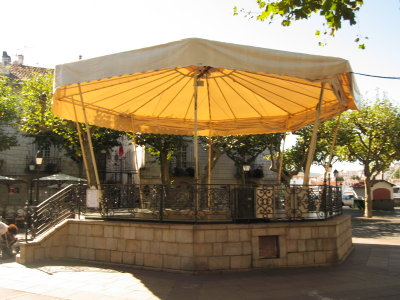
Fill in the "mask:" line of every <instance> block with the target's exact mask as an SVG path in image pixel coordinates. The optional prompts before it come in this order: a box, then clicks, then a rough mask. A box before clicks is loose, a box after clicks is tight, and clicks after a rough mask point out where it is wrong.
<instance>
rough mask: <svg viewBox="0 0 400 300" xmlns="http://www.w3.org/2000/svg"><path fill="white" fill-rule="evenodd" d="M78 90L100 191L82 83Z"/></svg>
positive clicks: (98, 186)
mask: <svg viewBox="0 0 400 300" xmlns="http://www.w3.org/2000/svg"><path fill="white" fill-rule="evenodd" d="M78 90H79V97H80V99H81V104H82V112H83V118H84V120H85V125H86V134H87V138H88V142H89V149H90V156H91V158H92V163H93V169H94V175H95V177H96V185H97V189H100V178H99V173H98V171H97V163H96V158H95V156H94V151H93V143H92V135H91V133H90V128H89V124H88V121H87V116H86V109H85V103H84V102H83V95H82V88H81V84H80V83H78Z"/></svg>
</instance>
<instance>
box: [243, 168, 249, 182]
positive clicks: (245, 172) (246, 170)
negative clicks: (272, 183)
mask: <svg viewBox="0 0 400 300" xmlns="http://www.w3.org/2000/svg"><path fill="white" fill-rule="evenodd" d="M249 171H250V165H243V176H244V178H243V181H244V183H245V184H246V175H247V173H248V172H249Z"/></svg>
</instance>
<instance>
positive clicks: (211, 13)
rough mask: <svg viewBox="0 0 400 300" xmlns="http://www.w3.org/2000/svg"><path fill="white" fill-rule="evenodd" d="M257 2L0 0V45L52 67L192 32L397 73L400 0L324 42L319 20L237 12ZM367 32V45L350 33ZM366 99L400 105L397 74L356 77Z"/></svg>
mask: <svg viewBox="0 0 400 300" xmlns="http://www.w3.org/2000/svg"><path fill="white" fill-rule="evenodd" d="M234 6H237V7H238V8H245V9H246V10H250V11H257V4H256V0H202V1H198V0H170V1H165V0H152V1H137V0H136V1H135V0H113V1H109V0H35V1H32V0H19V1H1V17H0V22H1V28H2V30H1V35H0V51H7V53H8V55H10V56H11V57H12V60H16V55H18V54H22V55H24V64H25V65H31V66H39V67H49V68H54V67H55V65H58V64H64V63H67V62H72V61H76V60H78V58H79V56H80V55H82V57H83V59H87V58H92V57H96V56H101V55H107V54H111V53H117V52H122V51H128V50H133V49H139V48H143V47H148V46H154V45H158V44H162V43H167V42H171V41H176V40H181V39H184V38H190V37H197V38H205V39H209V40H216V41H221V42H228V43H236V44H243V45H250V46H257V47H263V48H271V49H278V50H285V51H293V52H303V53H309V54H317V55H326V56H336V57H341V58H344V59H347V60H349V62H350V64H351V66H352V69H353V71H354V72H357V73H363V74H370V75H378V76H385V77H400V55H399V53H400V50H399V49H400V34H399V29H400V0H384V1H382V0H366V1H365V4H364V6H363V7H362V8H361V10H360V12H359V14H358V17H357V23H358V24H357V25H356V26H349V25H348V24H345V25H344V26H343V28H342V30H340V31H339V32H338V33H337V34H336V37H335V38H333V39H332V38H328V39H327V40H326V42H327V43H328V45H327V46H325V47H320V46H318V41H319V40H318V39H317V38H316V37H315V35H314V33H315V31H316V30H317V29H321V26H320V25H321V23H322V21H321V19H320V18H319V17H313V18H311V19H309V20H306V21H299V22H294V23H292V24H293V25H292V26H290V27H282V26H281V25H280V24H279V22H275V23H273V24H269V23H268V22H260V21H256V20H254V18H253V19H248V18H245V17H243V16H241V15H239V16H234V15H233V7H234ZM357 35H359V36H367V37H368V39H367V40H366V41H365V42H366V50H359V49H358V48H357V44H356V43H354V42H353V41H354V39H355V38H356V37H357ZM355 79H356V82H357V84H358V87H359V90H360V94H361V96H362V97H363V98H367V99H368V98H369V99H375V98H376V96H377V95H380V96H382V95H386V96H387V97H388V98H389V99H391V100H392V101H393V102H394V103H396V104H398V105H400V80H394V79H381V78H376V77H367V76H360V75H355Z"/></svg>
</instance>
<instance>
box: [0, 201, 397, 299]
mask: <svg viewBox="0 0 400 300" xmlns="http://www.w3.org/2000/svg"><path fill="white" fill-rule="evenodd" d="M345 213H346V214H351V215H352V217H353V236H354V238H353V242H354V245H355V251H354V252H353V253H352V254H351V256H350V257H349V258H348V260H347V261H346V262H345V263H343V264H342V265H339V266H335V267H324V268H307V269H286V270H265V271H254V272H253V271H252V272H244V273H228V274H226V273H225V274H208V275H187V274H175V273H166V272H154V271H145V270H136V269H112V268H110V267H105V266H103V267H101V266H87V265H86V266H79V265H69V264H67V263H65V262H64V263H61V262H60V263H58V264H57V263H52V264H44V265H36V266H30V267H25V266H23V265H19V264H17V263H15V262H12V261H4V262H3V263H2V264H0V299H2V300H3V299H16V300H21V299H44V300H47V299H49V300H50V299H96V300H103V299H138V300H147V299H165V300H175V299H179V300H180V299H182V300H191V299H194V300H203V299H204V300H214V299H222V300H236V299H238V300H239V299H240V300H253V299H254V300H255V299H259V300H264V299H296V300H297V299H320V300H329V299H400V284H399V278H400V235H399V233H400V210H396V211H395V212H392V213H375V215H376V217H374V218H372V219H365V218H362V217H361V212H360V211H357V210H350V209H345Z"/></svg>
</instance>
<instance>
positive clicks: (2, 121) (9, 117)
mask: <svg viewBox="0 0 400 300" xmlns="http://www.w3.org/2000/svg"><path fill="white" fill-rule="evenodd" d="M12 91H13V88H12V86H11V84H10V81H9V79H8V77H6V76H0V151H4V150H8V149H10V148H11V147H13V146H17V145H18V143H17V138H16V137H15V136H12V135H9V134H7V133H6V132H5V131H4V130H3V128H1V127H2V126H7V125H12V123H13V122H14V121H15V119H16V117H17V114H18V107H17V102H16V99H15V95H14V94H13V93H12Z"/></svg>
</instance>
